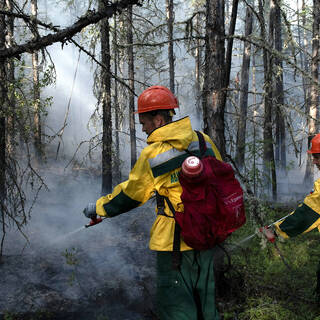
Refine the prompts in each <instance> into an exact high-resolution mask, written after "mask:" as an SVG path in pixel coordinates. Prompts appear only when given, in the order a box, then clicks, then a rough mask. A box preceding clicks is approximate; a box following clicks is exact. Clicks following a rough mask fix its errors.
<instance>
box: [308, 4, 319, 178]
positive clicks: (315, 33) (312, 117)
mask: <svg viewBox="0 0 320 320" xmlns="http://www.w3.org/2000/svg"><path fill="white" fill-rule="evenodd" d="M319 26H320V1H319V0H314V1H313V24H312V55H311V77H312V83H311V88H310V109H309V123H308V134H309V137H310V138H312V137H313V136H314V135H315V134H316V132H317V130H318V121H317V115H318V110H317V108H318V104H319V92H318V90H319V88H318V81H319V79H318V78H319V72H318V68H319V35H320V29H319ZM310 138H309V140H310ZM312 179H313V166H312V157H311V155H308V160H307V166H306V173H305V177H304V182H305V183H310V182H311V181H312Z"/></svg>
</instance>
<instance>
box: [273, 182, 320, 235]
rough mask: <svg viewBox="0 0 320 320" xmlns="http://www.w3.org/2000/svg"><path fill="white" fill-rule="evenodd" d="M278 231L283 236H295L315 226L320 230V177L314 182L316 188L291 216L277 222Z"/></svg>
mask: <svg viewBox="0 0 320 320" xmlns="http://www.w3.org/2000/svg"><path fill="white" fill-rule="evenodd" d="M275 227H276V231H277V233H278V234H280V235H281V236H282V237H283V238H289V237H290V238H291V237H295V236H297V235H299V234H302V233H307V232H309V231H311V230H313V229H315V228H318V230H319V231H320V179H318V180H316V181H315V183H314V190H313V192H311V193H310V194H309V195H307V196H306V197H305V198H304V200H303V203H302V204H300V205H299V206H298V208H297V209H296V210H295V211H293V212H292V213H291V214H290V216H288V217H287V218H285V219H284V220H283V221H280V222H278V223H276V224H275Z"/></svg>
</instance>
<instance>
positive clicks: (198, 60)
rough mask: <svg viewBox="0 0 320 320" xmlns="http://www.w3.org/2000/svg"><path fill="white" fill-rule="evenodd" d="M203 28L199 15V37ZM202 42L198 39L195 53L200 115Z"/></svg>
mask: <svg viewBox="0 0 320 320" xmlns="http://www.w3.org/2000/svg"><path fill="white" fill-rule="evenodd" d="M200 27H201V21H200V15H199V14H198V15H197V17H196V29H197V34H198V35H199V29H200ZM200 41H201V40H200V39H199V38H197V40H196V48H195V52H194V57H195V78H196V79H195V89H196V107H197V111H198V114H199V113H200V111H201V56H202V55H201V53H202V48H201V42H200ZM199 120H200V118H199Z"/></svg>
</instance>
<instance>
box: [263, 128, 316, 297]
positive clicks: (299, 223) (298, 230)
mask: <svg viewBox="0 0 320 320" xmlns="http://www.w3.org/2000/svg"><path fill="white" fill-rule="evenodd" d="M307 152H308V153H309V154H312V157H313V164H315V165H316V167H317V168H318V169H319V170H320V133H318V134H317V135H316V136H314V138H313V139H312V140H311V149H310V150H308V151H307ZM315 228H318V230H319V231H320V179H318V180H316V181H315V183H314V187H313V190H312V192H311V193H310V194H308V195H307V196H306V197H305V198H304V200H303V203H302V204H300V205H299V206H298V207H297V208H296V209H295V210H294V211H293V212H292V213H291V214H290V215H289V216H288V217H286V218H285V219H284V220H282V221H280V222H277V223H276V224H275V230H276V233H277V234H278V235H280V236H282V237H283V238H291V237H295V236H297V235H299V234H303V233H307V232H309V231H311V230H313V229H315ZM264 233H265V235H266V237H267V238H268V239H272V238H273V237H274V234H273V232H272V230H264ZM316 293H317V295H318V296H319V297H320V263H319V266H318V271H317V287H316Z"/></svg>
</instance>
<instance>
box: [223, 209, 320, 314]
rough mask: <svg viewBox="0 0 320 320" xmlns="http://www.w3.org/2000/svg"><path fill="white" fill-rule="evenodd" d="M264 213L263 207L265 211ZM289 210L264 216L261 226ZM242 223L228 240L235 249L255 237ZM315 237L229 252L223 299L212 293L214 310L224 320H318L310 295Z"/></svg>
mask: <svg viewBox="0 0 320 320" xmlns="http://www.w3.org/2000/svg"><path fill="white" fill-rule="evenodd" d="M265 208H267V205H265ZM292 209H293V208H276V209H272V210H271V209H270V208H269V210H265V212H264V215H263V224H264V225H269V224H271V223H272V222H274V221H276V220H278V219H280V218H281V217H283V216H286V215H287V214H288V213H289V212H290V211H291V210H292ZM256 229H257V227H256V224H255V223H254V222H253V221H251V218H250V219H249V221H248V223H247V224H246V225H245V226H244V227H242V228H240V229H239V230H237V231H236V232H235V233H234V234H233V235H232V236H231V237H230V239H229V240H228V242H229V243H230V244H232V245H233V246H234V245H237V244H239V243H240V242H241V240H242V239H244V238H246V237H247V236H249V235H251V234H254V233H255V232H256ZM319 236H320V235H319V234H318V232H317V231H316V230H314V231H312V232H310V233H307V234H303V235H300V236H298V237H296V238H290V239H286V240H283V239H282V238H280V237H279V238H277V241H276V245H274V244H272V243H270V242H266V241H265V240H264V237H262V236H261V234H260V233H259V232H258V233H257V235H256V236H255V237H253V238H252V239H251V240H248V241H247V242H245V243H242V245H241V247H237V246H234V247H233V248H234V249H233V251H232V252H231V258H232V267H231V269H230V271H229V272H228V273H226V274H225V276H226V278H227V279H228V283H229V285H230V287H231V289H229V294H225V295H222V294H221V293H220V295H219V292H218V297H217V300H218V306H219V311H220V313H221V315H223V316H224V320H227V319H230V320H231V319H233V317H234V315H235V314H237V316H238V319H240V320H255V319H257V320H288V319H290V320H302V319H304V320H315V319H318V320H320V308H319V303H318V301H317V298H316V296H315V293H314V289H315V287H316V281H317V280H316V272H317V268H318V264H319V260H320V243H319Z"/></svg>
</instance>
